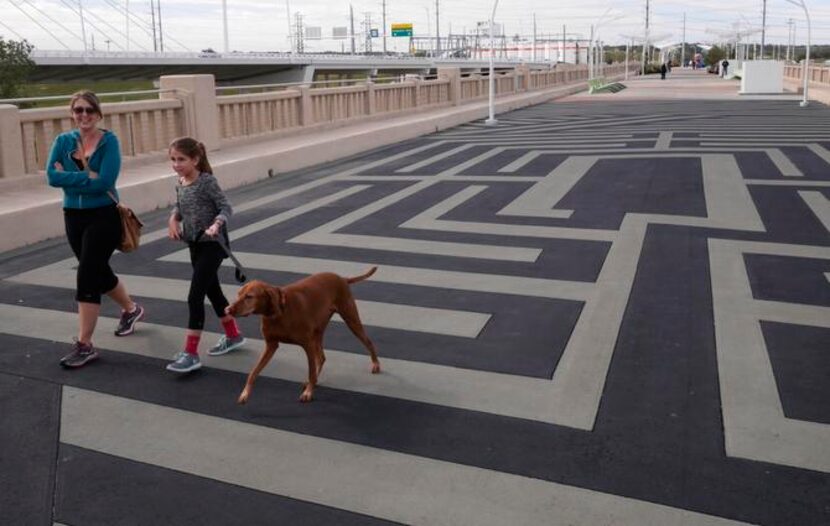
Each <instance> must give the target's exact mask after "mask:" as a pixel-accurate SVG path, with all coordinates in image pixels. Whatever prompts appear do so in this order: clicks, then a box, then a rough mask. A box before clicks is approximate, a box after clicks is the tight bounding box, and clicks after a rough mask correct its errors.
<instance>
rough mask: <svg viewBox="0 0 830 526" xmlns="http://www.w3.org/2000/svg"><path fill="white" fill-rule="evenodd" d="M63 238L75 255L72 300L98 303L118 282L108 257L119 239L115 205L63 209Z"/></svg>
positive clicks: (118, 224) (118, 220)
mask: <svg viewBox="0 0 830 526" xmlns="http://www.w3.org/2000/svg"><path fill="white" fill-rule="evenodd" d="M63 219H64V227H65V228H66V238H67V239H68V240H69V246H70V247H72V252H74V253H75V257H76V258H78V272H77V280H76V281H77V282H76V285H75V300H76V301H79V302H82V303H97V304H99V305H100V303H101V295H102V294H104V293H107V292H109V291H111V290H112V289H114V288H115V287H116V285H118V276H116V275H115V273H114V272H113V271H112V268H110V257H112V253H113V252H115V248H116V247H117V246H118V244H119V243H120V242H121V216H120V215H119V214H118V209H117V208H116V207H115V205H114V204H113V205H111V206H103V207H100V208H85V209H77V208H64V209H63Z"/></svg>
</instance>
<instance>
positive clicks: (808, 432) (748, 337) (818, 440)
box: [709, 239, 830, 472]
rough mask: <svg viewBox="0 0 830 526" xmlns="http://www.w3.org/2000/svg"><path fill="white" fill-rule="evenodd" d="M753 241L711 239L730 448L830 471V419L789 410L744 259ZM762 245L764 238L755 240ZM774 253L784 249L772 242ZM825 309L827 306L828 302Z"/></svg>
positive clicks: (769, 312)
mask: <svg viewBox="0 0 830 526" xmlns="http://www.w3.org/2000/svg"><path fill="white" fill-rule="evenodd" d="M746 246H748V245H746V244H744V243H741V242H733V241H729V240H722V239H709V261H710V265H709V266H710V275H711V280H712V309H713V314H714V321H715V346H716V350H717V359H718V361H717V363H718V378H719V382H720V393H721V407H722V411H723V427H724V438H725V445H726V453H727V455H729V456H732V457H740V458H748V459H753V460H760V461H763V462H772V463H775V464H783V465H787V466H795V467H799V468H803V469H810V470H816V471H824V472H830V425H827V424H820V423H816V422H806V421H801V420H793V419H789V418H786V417H785V416H784V410H783V408H782V406H781V400H780V398H779V395H778V388H777V384H776V381H775V376H774V374H773V370H772V365H771V364H770V361H769V354H768V352H767V349H766V343H765V340H764V336H763V333H762V332H761V326H760V324H759V323H758V321H759V319H758V317H757V316H758V314H762V315H764V316H765V317H775V316H776V315H777V313H780V312H781V309H780V308H778V307H779V306H778V305H773V306H770V305H769V304H767V306H766V308H764V307H763V306H761V307H760V308H761V309H762V310H765V311H766V312H758V309H759V306H758V305H756V301H755V300H753V299H752V289H751V286H750V283H749V277H748V276H747V273H746V269H745V264H744V261H743V252H742V248H743V247H746ZM754 247H755V248H760V247H759V244H755V245H754ZM768 248H769V249H770V251H768V252H766V253H769V254H776V255H784V254H780V253H779V252H778V251H775V249H774V246H773V245H768ZM825 310H826V308H825Z"/></svg>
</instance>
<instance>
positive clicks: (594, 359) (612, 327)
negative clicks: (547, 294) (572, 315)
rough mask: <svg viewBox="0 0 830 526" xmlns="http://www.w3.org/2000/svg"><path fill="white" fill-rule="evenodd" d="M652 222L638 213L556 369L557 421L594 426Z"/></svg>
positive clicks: (629, 219)
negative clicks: (644, 243)
mask: <svg viewBox="0 0 830 526" xmlns="http://www.w3.org/2000/svg"><path fill="white" fill-rule="evenodd" d="M646 226H647V222H646V221H645V220H644V219H643V218H638V217H636V216H635V215H633V214H629V215H627V216H626V217H625V218H624V219H623V222H622V224H621V225H620V232H619V238H618V240H617V241H615V242H614V244H613V245H612V246H611V250H610V251H609V252H608V256H607V257H606V258H605V264H604V265H603V266H602V271H601V272H600V275H599V278H598V279H597V288H596V291H595V296H594V297H593V298H592V299H591V300H589V301H588V302H586V304H585V306H584V307H583V309H582V313H581V314H580V316H579V320H578V321H577V323H576V326H575V327H574V330H573V333H572V334H571V339H570V341H569V342H568V346H567V347H566V348H565V352H564V353H562V357H561V358H560V360H559V364H558V365H557V366H556V370H555V371H554V374H553V385H552V387H553V389H552V392H551V395H552V396H551V403H552V408H551V409H552V411H553V414H556V415H558V416H557V422H560V423H565V425H569V426H572V427H577V428H581V429H592V428H593V425H594V422H595V420H596V415H597V411H598V410H599V403H600V400H601V398H602V391H603V388H604V386H605V379H606V376H607V374H608V368H609V367H610V365H611V358H612V357H613V355H614V348H615V347H616V342H617V337H618V335H619V330H620V326H621V325H622V317H623V314H624V313H625V307H626V305H627V304H628V298H629V295H630V293H631V286H632V284H633V283H634V276H635V274H636V272H637V264H638V263H639V257H640V251H641V249H642V245H643V239H644V238H645V231H646Z"/></svg>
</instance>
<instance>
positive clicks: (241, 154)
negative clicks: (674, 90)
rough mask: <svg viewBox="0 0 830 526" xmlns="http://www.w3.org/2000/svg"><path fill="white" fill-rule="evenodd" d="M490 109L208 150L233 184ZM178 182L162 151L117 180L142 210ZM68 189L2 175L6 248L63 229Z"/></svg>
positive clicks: (477, 106)
mask: <svg viewBox="0 0 830 526" xmlns="http://www.w3.org/2000/svg"><path fill="white" fill-rule="evenodd" d="M585 89H586V84H585V82H578V83H574V84H570V85H567V86H560V87H557V88H554V89H549V90H544V91H538V92H531V93H522V94H519V95H512V96H508V97H502V98H499V99H497V100H496V111H497V113H502V112H506V111H512V110H515V109H519V108H523V107H526V106H532V105H535V104H540V103H542V102H545V101H548V100H551V99H555V98H560V97H564V96H568V95H571V94H573V93H577V92H580V91H584V90H585ZM488 111H489V105H488V101H487V100H483V101H481V102H476V103H471V104H465V105H463V106H450V107H444V108H440V109H436V110H432V111H428V112H421V113H417V114H412V113H409V114H406V115H401V116H399V117H393V118H388V119H383V120H375V121H369V122H367V121H363V122H359V123H356V124H351V125H346V126H340V127H338V126H336V123H335V124H334V125H333V126H332V128H330V129H328V130H325V131H317V132H312V133H303V132H302V131H298V133H297V134H296V135H294V136H291V137H281V138H278V139H268V138H267V137H252V138H251V140H250V141H249V142H247V143H246V144H239V143H237V144H236V145H234V146H229V147H224V148H222V149H220V150H218V151H214V152H210V154H209V156H210V163H211V165H212V167H213V169H214V171H215V173H216V175H217V177H218V178H219V180H220V184H221V185H222V187H223V188H225V189H229V188H235V187H238V186H241V185H245V184H249V183H252V182H254V181H258V180H262V179H267V178H268V177H269V176H274V175H279V174H281V173H286V172H290V171H293V170H298V169H302V168H307V167H309V166H314V165H317V164H320V163H325V162H329V161H334V160H337V159H342V158H344V157H348V156H350V155H355V154H358V153H361V152H365V151H368V150H372V149H374V148H378V147H381V146H386V145H389V144H394V143H397V142H400V141H404V140H407V139H412V138H414V137H418V136H421V135H425V134H428V133H433V132H436V131H440V130H443V129H447V128H452V127H454V126H458V125H460V124H464V123H467V122H471V121H474V120H477V119H482V118H485V117H486V116H487V115H488ZM173 185H174V179H173V172H172V171H171V169H170V164H169V162H167V160H166V156H165V154H164V153H158V154H154V155H153V156H152V157H150V158H144V159H138V160H132V162H128V163H125V167H124V168H123V170H122V173H121V175H120V177H119V180H118V190H119V193H120V195H121V198H122V200H123V202H124V203H125V204H127V205H128V206H130V207H131V208H132V209H133V210H135V211H136V212H138V213H141V212H147V211H152V210H156V209H158V208H164V207H167V206H169V205H171V204H172V200H173V195H174V193H173ZM62 195H63V194H62V191H61V190H60V189H57V188H51V187H49V186H47V185H46V182H45V176H43V175H27V176H25V177H22V178H19V179H11V180H0V229H1V230H2V231H3V232H4V233H5V235H4V236H2V237H1V238H0V252H5V251H7V250H12V249H15V248H19V247H23V246H25V245H29V244H32V243H36V242H38V241H42V240H45V239H49V238H52V237H55V236H59V235H62V234H63V217H62V211H61V199H62ZM20 225H26V228H20Z"/></svg>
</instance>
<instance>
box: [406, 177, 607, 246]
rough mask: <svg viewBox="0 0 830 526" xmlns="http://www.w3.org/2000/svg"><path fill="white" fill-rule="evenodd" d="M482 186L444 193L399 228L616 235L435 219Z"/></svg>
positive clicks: (583, 236)
mask: <svg viewBox="0 0 830 526" xmlns="http://www.w3.org/2000/svg"><path fill="white" fill-rule="evenodd" d="M486 188H487V187H486V186H483V185H471V186H468V187H466V188H464V189H462V190H461V191H459V192H458V193H456V194H455V195H453V196H450V197H448V198H447V199H445V200H444V201H441V202H440V203H438V204H436V205H434V206H432V207H430V208H428V209H427V210H425V211H423V212H421V213H420V214H418V215H417V216H415V217H413V218H412V219H410V220H408V221H406V222H405V223H402V224H401V225H400V226H401V227H402V228H416V229H421V230H438V231H442V232H465V233H471V234H472V233H474V234H491V235H501V236H509V237H540V238H546V239H579V240H586V241H613V240H614V239H616V237H617V232H616V231H615V230H601V229H590V228H564V227H550V226H534V225H507V224H499V223H485V222H476V221H451V220H446V219H438V218H439V217H441V216H443V215H444V214H446V213H448V212H450V211H451V210H453V209H454V208H456V207H458V206H459V205H461V204H463V203H464V202H466V201H468V200H469V199H471V198H473V197H474V196H475V195H477V194H478V193H480V192H481V191H483V190H484V189H486Z"/></svg>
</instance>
